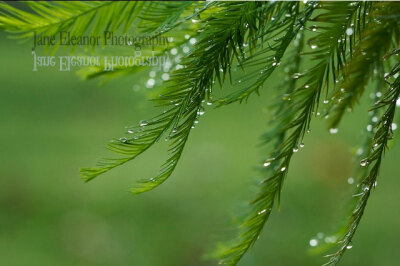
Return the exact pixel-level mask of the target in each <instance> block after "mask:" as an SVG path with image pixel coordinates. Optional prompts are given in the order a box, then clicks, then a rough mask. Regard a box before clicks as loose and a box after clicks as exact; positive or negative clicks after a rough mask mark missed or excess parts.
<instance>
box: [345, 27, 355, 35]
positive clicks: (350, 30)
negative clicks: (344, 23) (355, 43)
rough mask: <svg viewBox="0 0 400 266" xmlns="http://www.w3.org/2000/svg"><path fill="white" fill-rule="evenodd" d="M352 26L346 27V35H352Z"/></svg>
mask: <svg viewBox="0 0 400 266" xmlns="http://www.w3.org/2000/svg"><path fill="white" fill-rule="evenodd" d="M353 32H354V31H353V28H347V30H346V34H347V35H348V36H351V35H353Z"/></svg>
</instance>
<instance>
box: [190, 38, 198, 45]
mask: <svg viewBox="0 0 400 266" xmlns="http://www.w3.org/2000/svg"><path fill="white" fill-rule="evenodd" d="M189 42H190V44H195V43H196V42H197V40H196V38H192V39H190V41H189Z"/></svg>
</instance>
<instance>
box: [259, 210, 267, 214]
mask: <svg viewBox="0 0 400 266" xmlns="http://www.w3.org/2000/svg"><path fill="white" fill-rule="evenodd" d="M266 211H267V209H264V210H261V211H259V212H258V215H260V214H263V213H265V212H266Z"/></svg>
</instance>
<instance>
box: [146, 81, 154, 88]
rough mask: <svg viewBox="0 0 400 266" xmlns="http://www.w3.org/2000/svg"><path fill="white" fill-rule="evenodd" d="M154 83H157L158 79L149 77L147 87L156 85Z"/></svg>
mask: <svg viewBox="0 0 400 266" xmlns="http://www.w3.org/2000/svg"><path fill="white" fill-rule="evenodd" d="M154 84H156V81H155V80H154V79H148V80H147V83H146V87H147V88H151V87H153V86H154Z"/></svg>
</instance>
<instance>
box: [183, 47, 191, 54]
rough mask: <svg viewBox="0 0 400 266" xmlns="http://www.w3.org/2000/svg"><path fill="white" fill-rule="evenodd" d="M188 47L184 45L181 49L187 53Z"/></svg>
mask: <svg viewBox="0 0 400 266" xmlns="http://www.w3.org/2000/svg"><path fill="white" fill-rule="evenodd" d="M189 50H190V49H189V47H187V46H184V47H183V48H182V51H183V52H184V53H185V54H187V53H189Z"/></svg>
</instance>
